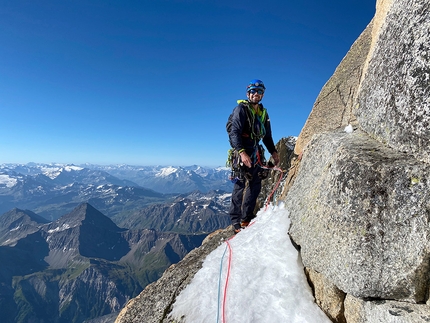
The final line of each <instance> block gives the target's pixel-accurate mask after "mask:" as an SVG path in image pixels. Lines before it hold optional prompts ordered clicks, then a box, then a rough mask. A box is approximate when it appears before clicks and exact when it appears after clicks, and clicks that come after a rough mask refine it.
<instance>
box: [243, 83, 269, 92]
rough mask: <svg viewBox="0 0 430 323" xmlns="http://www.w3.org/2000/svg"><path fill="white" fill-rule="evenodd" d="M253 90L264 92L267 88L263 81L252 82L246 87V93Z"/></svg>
mask: <svg viewBox="0 0 430 323" xmlns="http://www.w3.org/2000/svg"><path fill="white" fill-rule="evenodd" d="M251 90H263V92H264V91H265V90H266V87H265V86H264V83H263V81H262V80H252V81H251V82H249V84H248V86H247V87H246V92H249V91H251Z"/></svg>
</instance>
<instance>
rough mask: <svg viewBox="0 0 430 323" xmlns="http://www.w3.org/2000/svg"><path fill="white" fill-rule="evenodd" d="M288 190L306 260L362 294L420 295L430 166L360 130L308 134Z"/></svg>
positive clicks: (415, 298) (428, 231)
mask: <svg viewBox="0 0 430 323" xmlns="http://www.w3.org/2000/svg"><path fill="white" fill-rule="evenodd" d="M305 154H306V156H304V158H303V161H302V165H301V169H300V172H299V174H298V176H297V178H296V181H295V184H294V185H293V186H292V188H291V189H290V191H289V193H288V197H287V205H286V206H287V209H289V210H290V216H291V227H290V235H291V237H292V239H293V240H294V241H295V242H296V243H297V244H298V245H300V246H301V255H302V259H303V263H304V265H305V266H306V267H310V268H312V269H314V270H315V271H317V272H319V273H322V274H323V275H324V276H325V277H327V278H328V279H329V280H330V281H331V282H333V283H334V284H335V285H336V286H337V287H338V288H339V289H341V290H342V291H344V292H345V293H348V294H352V295H354V296H355V297H361V298H368V297H372V298H383V299H397V300H407V301H412V302H424V301H425V297H426V293H427V288H428V286H427V285H428V272H429V256H430V254H429V253H430V226H429V220H430V218H429V216H430V202H429V201H430V188H429V185H430V183H429V179H430V165H428V164H426V163H423V162H420V161H417V160H416V159H413V158H412V159H411V158H410V156H408V155H406V154H403V153H399V152H396V151H394V150H392V149H390V148H387V147H385V146H384V145H382V144H380V143H379V142H377V141H375V140H373V139H371V138H370V137H369V136H368V135H367V134H365V133H363V132H361V131H355V132H354V133H350V134H348V133H329V134H324V135H318V136H314V138H313V140H312V141H311V142H310V143H309V145H308V150H307V152H306V153H305Z"/></svg>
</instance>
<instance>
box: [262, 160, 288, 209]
mask: <svg viewBox="0 0 430 323" xmlns="http://www.w3.org/2000/svg"><path fill="white" fill-rule="evenodd" d="M273 169H274V170H277V171H280V172H281V174H280V175H279V179H278V181H277V182H276V185H275V188H274V189H273V190H272V193H270V195H269V197H268V198H267V202H266V208H265V209H264V210H265V211H266V210H267V208H268V207H269V204H270V200H271V199H272V196H273V194H275V192H276V190H277V189H278V187H279V184H280V183H281V180H282V177H283V176H282V174H284V171H283V170H282V169H280V168H278V167H275V168H273Z"/></svg>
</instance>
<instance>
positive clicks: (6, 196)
mask: <svg viewBox="0 0 430 323" xmlns="http://www.w3.org/2000/svg"><path fill="white" fill-rule="evenodd" d="M228 173H229V170H228V169H227V168H203V167H200V166H190V167H162V166H153V167H149V166H148V167H146V166H129V165H118V166H97V165H83V166H75V165H63V164H49V165H47V164H35V163H29V164H25V165H22V164H2V165H0V214H1V213H4V212H7V211H9V210H11V209H13V208H20V209H29V210H32V211H33V212H35V213H37V214H39V215H40V216H43V217H45V218H46V219H48V220H55V219H57V218H58V217H60V216H61V215H62V214H65V213H67V212H70V211H71V210H72V209H73V208H75V207H76V206H78V205H79V204H81V203H83V202H88V203H90V204H91V205H93V206H94V207H96V208H97V209H99V210H100V211H101V212H103V213H104V214H105V215H107V216H109V217H112V216H114V215H118V214H120V213H122V212H125V213H126V212H127V211H130V210H136V209H140V208H142V207H145V206H148V205H151V204H154V203H165V202H168V201H173V200H174V198H175V197H176V196H178V195H179V194H181V193H188V192H191V191H195V190H198V191H200V192H209V191H211V190H223V189H224V190H226V191H231V187H232V184H231V183H230V182H229V181H228V179H227V178H228Z"/></svg>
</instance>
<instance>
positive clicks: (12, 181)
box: [0, 174, 18, 187]
mask: <svg viewBox="0 0 430 323" xmlns="http://www.w3.org/2000/svg"><path fill="white" fill-rule="evenodd" d="M16 183H18V181H17V179H16V178H12V177H10V176H9V175H4V174H2V175H0V185H6V187H14V186H15V185H16Z"/></svg>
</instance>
